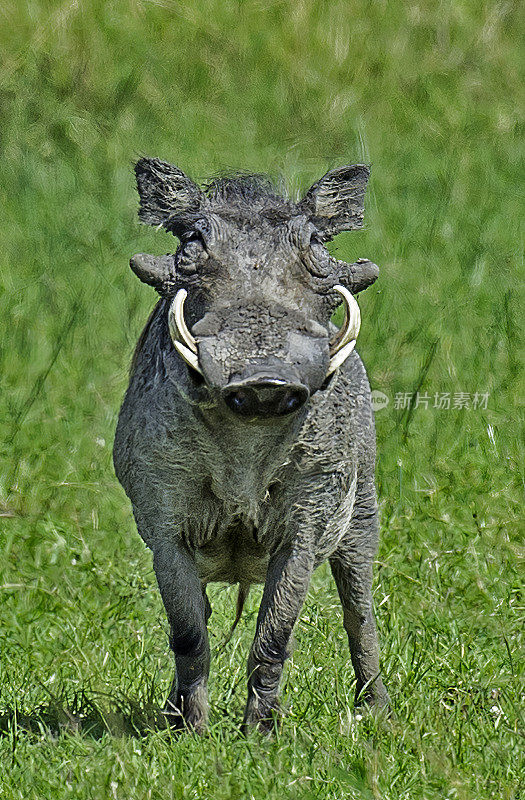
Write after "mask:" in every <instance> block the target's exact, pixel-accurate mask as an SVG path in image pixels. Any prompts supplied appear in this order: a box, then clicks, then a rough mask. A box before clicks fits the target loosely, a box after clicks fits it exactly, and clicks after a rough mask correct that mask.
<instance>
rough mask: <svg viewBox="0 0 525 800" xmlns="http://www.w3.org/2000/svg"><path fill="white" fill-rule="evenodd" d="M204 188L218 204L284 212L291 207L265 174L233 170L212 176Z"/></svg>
mask: <svg viewBox="0 0 525 800" xmlns="http://www.w3.org/2000/svg"><path fill="white" fill-rule="evenodd" d="M204 188H205V191H206V194H207V195H208V197H209V198H210V200H211V201H212V202H215V203H217V204H218V205H222V204H223V203H224V204H225V205H233V206H237V207H239V206H243V207H246V208H247V209H249V210H250V211H251V212H254V211H264V210H265V209H269V210H270V209H274V210H276V211H279V212H281V213H283V212H284V213H286V212H289V211H290V210H291V208H292V203H291V201H290V200H288V199H287V198H285V197H283V196H282V194H279V192H278V190H277V188H276V186H275V185H274V184H273V183H272V181H271V180H270V178H269V177H268V176H267V175H262V174H257V173H251V172H235V173H234V174H232V175H221V176H219V177H217V178H214V179H213V180H211V181H209V182H208V183H206V184H205V187H204Z"/></svg>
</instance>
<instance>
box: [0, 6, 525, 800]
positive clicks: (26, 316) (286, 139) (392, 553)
mask: <svg viewBox="0 0 525 800" xmlns="http://www.w3.org/2000/svg"><path fill="white" fill-rule="evenodd" d="M519 12H520V6H519V4H518V3H517V2H508V3H499V2H498V3H495V2H489V3H478V2H474V0H468V1H467V0H463V1H461V0H460V1H459V2H442V3H439V4H438V3H431V2H428V1H427V2H415V3H411V4H407V3H403V2H401V1H400V0H399V1H398V0H392V2H389V3H386V2H381V0H376V2H362V3H357V2H346V3H344V2H337V1H336V0H332V2H318V1H316V2H314V0H297V1H296V2H293V3H292V2H284V1H283V0H267V2H265V3H261V2H256V1H255V0H249V1H248V2H233V1H230V0H226V1H224V0H221V2H218V0H207V2H201V3H190V2H186V1H184V0H183V2H179V3H175V2H171V0H163V1H162V2H143V1H142V0H123V2H121V3H117V2H102V0H91V2H89V3H74V2H69V1H68V2H62V3H59V2H57V1H56V0H47V2H45V1H44V0H31V2H25V3H23V2H14V0H5V2H4V3H3V5H2V9H1V10H0V23H1V24H0V48H1V52H2V56H3V58H2V61H3V66H2V69H1V72H0V110H1V117H0V118H1V127H0V167H1V168H0V204H1V209H2V224H1V226H0V276H1V277H0V297H1V307H2V314H1V315H0V331H1V336H0V372H1V387H2V391H1V394H0V438H1V442H2V443H1V445H0V448H1V451H0V452H1V462H0V514H1V517H0V526H1V532H0V554H1V556H0V598H1V604H0V625H1V654H0V730H1V731H2V735H0V797H2V800H3V798H6V800H11V798H38V799H39V800H41V798H46V799H47V798H57V800H59V799H60V798H66V797H75V798H82V799H83V798H93V800H99V798H105V797H107V798H116V799H117V800H127V799H128V798H133V800H142V798H159V800H160V798H163V800H164V799H165V798H172V797H173V798H183V797H184V798H208V797H212V798H214V800H223V799H224V800H226V798H257V799H258V798H260V797H264V798H268V800H273V799H274V798H299V799H300V800H307V799H308V800H309V799H310V798H312V800H313V798H322V799H323V800H327V799H328V798H334V799H335V798H337V800H340V799H341V798H343V797H344V798H347V797H348V798H355V800H358V798H359V800H361V798H363V800H368V799H369V798H370V799H371V798H374V799H375V798H381V800H397V798H403V800H404V799H405V798H407V799H408V798H409V799H410V800H412V799H413V798H425V800H430V798H450V799H451V800H452V799H454V800H456V798H458V800H464V799H466V798H475V800H484V799H485V798H489V797H490V798H497V800H502V799H503V798H508V799H509V800H510V798H514V800H518V798H519V797H520V781H521V791H523V776H524V766H523V760H522V759H523V755H522V753H523V740H522V738H520V737H522V733H523V724H522V723H523V719H522V710H523V685H524V684H523V654H522V650H521V648H522V645H523V582H522V578H521V576H520V572H519V559H520V557H521V558H522V557H523V554H524V547H523V540H522V538H521V536H520V534H521V533H522V530H523V529H521V530H520V514H521V510H522V503H523V494H522V492H523V455H524V443H523V437H522V430H523V429H522V428H520V420H521V419H522V415H521V413H520V412H522V403H523V394H524V387H523V371H522V368H521V367H522V359H523V349H520V348H522V347H523V336H522V329H521V326H520V307H521V309H522V308H523V305H522V304H523V293H521V295H520V284H521V286H522V285H523V225H522V221H523V218H524V216H525V215H524V211H525V208H524V204H523V189H522V185H523V184H522V176H523V148H522V143H523V113H524V103H523V94H522V91H523V82H524V78H525V76H524V75H523V65H524V64H525V54H524V52H523V47H522V46H521V44H520V42H521V33H522V21H523V19H522V17H521V18H520V13H519ZM139 154H147V155H155V156H159V157H161V158H166V159H168V160H171V161H172V162H174V163H176V164H178V165H179V166H180V167H182V168H183V169H185V170H186V171H188V172H189V173H190V174H191V175H192V176H194V177H196V178H201V177H205V176H207V175H209V174H211V173H214V172H216V171H217V170H219V169H224V168H227V167H233V168H243V169H255V170H258V171H267V172H269V173H270V174H271V175H272V176H274V177H277V178H280V177H283V178H284V180H285V181H286V182H287V184H288V185H289V187H290V188H291V190H292V191H293V192H296V191H299V190H304V189H306V187H308V186H309V185H310V183H312V182H313V181H314V180H316V179H317V178H318V177H319V176H320V175H321V174H323V172H324V171H326V169H328V168H329V167H332V166H336V165H339V164H344V163H349V162H350V163H351V162H352V161H363V160H364V161H369V162H371V163H372V167H373V170H372V179H371V184H370V191H369V193H368V198H367V227H366V229H365V230H363V231H362V232H359V233H355V234H352V235H344V236H341V237H339V239H338V240H337V241H336V242H335V243H334V251H336V252H337V253H338V255H339V257H341V258H347V259H355V258H358V257H367V258H370V259H372V260H374V261H376V262H377V263H378V264H379V265H380V267H381V278H380V280H379V281H378V282H377V283H376V284H375V285H374V286H373V287H372V288H370V289H369V290H367V292H365V293H364V294H363V295H362V297H361V298H360V304H361V307H362V314H363V326H362V332H361V334H360V341H359V350H360V353H361V355H362V356H363V358H364V360H365V363H366V365H367V367H368V370H369V374H370V379H371V383H372V386H373V388H376V389H379V390H381V391H383V392H385V393H386V394H387V395H388V397H389V398H390V403H389V405H388V406H387V408H386V409H383V410H381V411H378V413H377V428H378V450H379V460H378V468H377V482H378V489H379V494H380V502H381V522H382V541H381V547H380V551H379V555H378V563H377V567H376V579H375V601H376V607H377V617H378V624H379V628H380V633H381V641H382V652H383V668H384V673H385V677H386V682H387V685H388V687H389V690H390V693H391V696H392V699H393V704H394V707H395V711H396V715H397V716H396V721H395V722H393V723H391V724H381V723H380V722H373V721H365V722H361V723H356V722H355V721H353V720H352V717H351V715H350V713H349V707H350V706H351V699H352V695H353V674H352V670H351V669H350V667H349V659H348V655H347V648H346V643H345V640H344V636H343V630H342V625H341V614H340V610H339V605H338V601H337V599H336V592H335V588H334V586H333V583H332V581H331V578H330V576H329V573H328V571H327V570H326V569H325V568H321V569H320V570H319V571H318V572H317V573H316V576H315V579H314V582H313V586H312V590H311V592H310V595H309V598H308V601H307V603H306V606H305V609H304V612H303V615H302V617H301V621H300V623H299V625H298V628H297V632H296V647H295V650H294V654H293V657H292V658H291V660H290V662H289V664H288V667H287V671H286V678H285V682H284V686H283V697H284V702H285V705H286V706H287V708H288V711H289V713H288V716H287V717H286V718H285V719H284V721H283V725H282V728H281V730H280V732H279V733H278V734H277V735H276V736H275V738H274V739H273V740H262V739H260V738H259V737H258V736H256V735H254V736H251V737H249V738H248V739H243V738H242V737H241V736H240V735H239V731H238V723H239V720H240V717H241V714H242V707H243V702H244V692H245V685H244V684H245V681H244V672H245V659H246V655H247V651H248V647H249V643H250V637H251V635H252V633H253V628H254V623H255V616H256V609H257V601H258V597H259V596H260V595H259V594H258V592H254V593H253V596H252V597H251V598H250V601H249V603H248V608H247V612H246V614H245V616H244V617H243V620H242V622H241V624H240V625H239V628H238V630H237V632H236V634H235V635H234V637H233V639H232V641H231V642H230V643H229V644H228V645H227V646H226V647H224V648H222V647H221V643H222V641H223V639H224V638H225V636H226V633H227V630H228V627H229V624H230V622H231V619H232V615H233V609H234V596H233V593H232V591H231V590H226V589H224V588H222V587H217V588H216V589H215V590H214V591H213V606H214V615H213V617H212V620H211V636H212V647H213V650H214V658H213V666H212V677H211V685H210V693H211V709H212V711H211V724H210V732H209V735H207V736H206V737H204V738H202V739H196V738H194V737H192V736H186V737H182V738H178V739H175V738H173V737H172V736H171V734H170V732H169V731H166V730H162V729H157V728H158V726H155V718H156V712H155V709H156V707H158V704H159V703H161V702H162V700H163V698H164V696H165V693H166V691H167V687H168V683H169V680H170V675H171V668H172V666H171V658H170V656H169V653H168V644H167V625H166V621H165V617H164V612H163V609H162V606H161V602H160V599H159V595H158V592H157V589H156V585H155V579H154V575H153V571H152V565H151V558H150V554H149V553H148V552H147V551H146V549H145V548H144V546H143V544H142V542H141V541H140V539H139V537H138V535H137V533H136V531H135V529H134V525H133V521H132V517H131V513H130V509H129V505H128V503H127V501H126V498H125V496H124V494H123V492H122V490H121V489H120V487H119V486H118V484H117V481H116V479H115V477H114V475H113V471H112V466H111V455H110V454H111V444H112V437H113V431H114V428H115V422H116V414H117V411H118V407H119V403H120V400H121V398H122V394H123V392H124V389H125V386H126V374H127V369H128V364H129V360H130V356H131V352H132V349H133V345H134V342H135V341H136V338H137V336H138V334H139V332H140V330H141V327H142V325H143V324H144V322H145V320H146V317H147V314H148V311H149V309H150V308H151V306H152V304H153V302H154V294H153V293H152V292H151V290H148V289H147V288H146V287H144V286H143V285H141V284H140V283H139V281H137V280H136V278H134V276H133V275H132V274H131V272H130V271H129V269H128V267H127V261H128V259H129V257H130V256H131V255H133V254H134V253H136V252H140V251H146V252H148V251H149V252H154V253H162V252H166V251H168V250H170V249H173V246H174V243H173V240H172V238H171V237H169V236H168V235H166V234H162V233H158V232H155V231H153V230H151V229H147V228H145V227H144V226H139V224H138V222H137V216H136V210H137V198H136V195H135V191H134V185H133V180H132V172H131V163H132V161H133V159H134V158H135V157H136V156H137V155H139ZM520 179H521V181H520ZM520 304H521V305H520ZM416 390H419V391H420V393H423V392H426V393H428V394H429V395H430V396H431V397H432V401H431V403H430V405H431V406H432V405H433V397H434V394H435V393H436V392H438V393H442V392H451V393H452V396H453V395H454V393H455V392H461V391H463V392H468V393H470V394H474V393H475V392H488V393H489V399H488V403H487V408H486V409H485V408H478V409H472V408H471V409H453V408H451V409H450V410H437V409H434V408H432V407H430V408H429V409H425V408H423V407H421V406H420V407H419V408H417V409H415V410H414V411H413V412H410V413H409V412H407V411H403V410H402V409H396V408H395V403H394V398H395V394H396V393H397V392H403V393H405V392H406V393H413V392H415V391H416ZM520 434H521V435H520ZM521 574H522V573H521ZM520 650H521V652H520ZM75 728H78V730H77V731H75Z"/></svg>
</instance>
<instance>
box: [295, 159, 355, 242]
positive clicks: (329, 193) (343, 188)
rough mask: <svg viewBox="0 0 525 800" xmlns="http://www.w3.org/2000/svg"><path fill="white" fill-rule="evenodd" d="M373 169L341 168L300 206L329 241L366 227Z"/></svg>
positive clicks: (331, 174) (353, 166)
mask: <svg viewBox="0 0 525 800" xmlns="http://www.w3.org/2000/svg"><path fill="white" fill-rule="evenodd" d="M369 175H370V168H369V167H367V166H366V165H365V164H353V165H352V166H348V167H338V168H337V169H333V170H331V171H330V172H327V173H326V175H324V176H323V177H322V178H321V179H320V180H318V181H317V183H314V185H313V186H311V187H310V189H309V190H308V192H307V193H306V195H305V196H304V198H303V199H302V200H301V202H300V203H299V208H300V209H301V211H302V212H303V213H306V214H307V215H308V216H309V217H310V220H311V221H312V222H313V224H314V225H315V226H316V228H317V229H318V230H319V232H320V233H321V235H322V236H323V238H324V239H325V241H328V240H329V239H332V238H333V237H334V236H336V234H338V233H341V232H342V231H351V230H355V229H356V228H362V227H363V214H364V198H365V191H366V186H367V183H368V178H369Z"/></svg>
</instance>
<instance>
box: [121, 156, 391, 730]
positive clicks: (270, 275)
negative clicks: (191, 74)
mask: <svg viewBox="0 0 525 800" xmlns="http://www.w3.org/2000/svg"><path fill="white" fill-rule="evenodd" d="M136 175H137V183H138V190H139V195H140V200H141V209H140V217H141V219H142V220H143V221H145V222H147V223H150V224H152V225H163V226H164V227H165V228H166V229H167V230H170V231H172V232H173V233H174V234H175V235H176V236H178V237H179V239H180V246H179V248H178V249H177V252H176V253H175V255H174V256H164V257H161V258H155V257H153V256H146V255H140V256H135V258H134V259H132V261H131V266H132V268H133V270H134V271H135V272H136V274H137V275H138V276H139V277H140V278H141V280H143V281H145V282H146V283H149V284H150V285H153V286H155V288H156V289H157V291H158V292H159V293H160V295H161V299H160V301H159V302H158V304H157V306H156V308H155V309H154V311H153V313H152V315H151V317H150V319H149V321H148V323H147V325H146V327H145V329H144V331H143V333H142V336H141V338H140V340H139V343H138V346H137V349H136V352H135V356H134V359H133V364H132V369H131V378H130V384H129V388H128V391H127V393H126V397H125V400H124V403H123V405H122V409H121V412H120V418H119V422H118V427H117V432H116V438H115V449H114V461H115V468H116V472H117V476H118V478H119V480H120V482H121V483H122V485H123V487H124V489H125V491H126V493H127V494H128V496H129V498H130V499H131V502H132V504H133V511H134V515H135V519H136V523H137V527H138V530H139V532H140V534H141V536H142V537H143V539H144V541H145V542H146V544H147V545H148V546H149V547H150V548H151V549H152V551H153V559H154V562H153V563H154V568H155V573H156V576H157V579H158V583H159V587H160V591H161V595H162V599H163V601H164V605H165V607H166V612H167V616H168V620H169V624H170V628H171V636H170V644H171V647H172V649H173V651H174V654H175V662H176V674H175V678H174V681H173V685H172V688H171V691H170V695H169V698H168V702H167V711H168V712H169V713H170V714H171V715H172V719H173V722H174V724H175V725H179V726H183V725H187V726H189V727H190V728H193V729H195V730H197V731H200V730H202V729H203V727H204V726H205V723H206V713H207V691H206V685H207V678H208V672H209V661H210V651H209V645H208V635H207V621H208V618H209V615H210V613H211V609H210V604H209V602H208V598H207V596H206V585H207V584H208V583H210V582H213V581H226V582H229V583H238V584H240V598H241V601H242V598H243V596H244V594H245V592H246V590H247V587H248V586H249V585H250V584H251V583H258V582H262V583H264V594H263V598H262V602H261V607H260V611H259V616H258V620H257V628H256V633H255V638H254V641H253V645H252V648H251V651H250V655H249V659H248V702H247V706H246V712H245V723H246V724H248V725H251V724H257V725H259V726H260V727H262V728H265V727H268V726H270V725H271V724H272V723H271V719H272V712H273V711H274V710H275V709H277V707H278V701H277V694H278V686H279V680H280V677H281V673H282V669H283V663H284V661H285V659H286V657H287V655H288V648H289V642H290V638H291V634H292V630H293V627H294V624H295V622H296V620H297V618H298V615H299V613H300V610H301V607H302V604H303V601H304V599H305V596H306V593H307V590H308V585H309V581H310V577H311V575H312V572H313V570H314V569H315V568H316V566H317V565H319V564H320V563H321V562H323V561H324V560H326V559H329V561H330V565H331V568H332V572H333V576H334V578H335V581H336V584H337V588H338V591H339V595H340V598H341V603H342V606H343V611H344V626H345V628H346V631H347V633H348V638H349V644H350V653H351V658H352V663H353V666H354V670H355V674H356V678H357V688H356V698H358V699H359V700H360V701H364V702H366V703H367V704H369V705H376V706H377V705H379V706H384V705H387V704H388V696H387V693H386V690H385V688H384V686H383V683H382V681H381V677H380V675H379V658H378V644H377V635H376V628H375V622H374V614H373V608H372V596H371V582H372V562H373V558H374V555H375V552H376V548H377V538H378V527H377V510H376V495H375V488H374V460H375V434H374V423H373V414H372V409H371V404H370V389H369V384H368V380H367V377H366V373H365V369H364V367H363V364H362V362H361V359H360V358H359V356H358V355H357V353H356V352H355V351H353V352H350V351H351V350H352V348H353V344H352V343H351V344H347V343H346V344H345V342H344V341H342V339H341V336H342V334H339V335H338V333H337V329H336V328H335V326H333V325H332V323H331V322H330V317H331V314H332V313H333V311H334V309H335V308H336V306H337V305H338V304H339V303H340V302H341V299H342V297H344V298H346V299H345V307H346V310H347V320H346V322H345V325H346V326H347V328H348V330H347V334H348V335H347V337H346V338H347V339H348V338H350V339H352V336H353V337H354V338H355V336H356V335H357V328H356V327H355V326H354V328H355V329H352V324H354V323H355V318H354V320H353V323H351V324H350V323H349V322H348V319H349V316H350V317H351V316H352V314H354V317H355V308H356V304H355V301H354V300H353V298H352V295H351V294H350V293H352V294H355V293H357V292H358V291H360V290H362V289H364V288H366V286H368V285H369V284H370V283H372V282H373V281H374V280H375V278H376V277H377V268H376V267H375V265H373V264H372V263H371V262H369V261H364V260H362V261H359V262H357V263H356V264H346V263H343V262H341V261H337V260H335V259H334V258H332V257H331V256H330V255H329V253H328V251H327V250H326V248H325V247H324V242H326V241H328V240H330V239H331V238H333V237H334V236H335V235H336V234H337V233H339V232H340V231H343V230H350V229H353V228H357V227H360V226H361V224H362V216H363V200H364V193H365V189H366V184H367V180H368V169H367V168H366V167H364V166H361V165H357V166H352V167H342V168H339V169H336V170H333V171H332V172H329V173H327V175H325V176H324V177H323V178H321V180H320V181H318V182H317V183H316V184H314V186H312V188H311V189H310V190H309V192H308V193H307V194H306V195H305V197H304V198H303V199H302V200H301V201H300V202H292V201H291V200H287V199H285V198H282V197H280V196H279V195H277V194H276V192H275V190H274V189H272V187H271V186H270V185H269V183H268V182H267V181H266V180H265V179H263V178H261V177H259V176H253V175H252V176H250V175H238V176H234V177H232V178H221V179H218V180H216V181H214V182H213V183H211V184H209V185H208V186H207V187H206V188H205V189H204V190H201V189H200V188H198V187H197V186H196V185H195V184H194V183H193V182H192V181H191V180H190V179H189V178H188V177H187V176H186V175H184V173H182V172H181V171H180V170H178V169H177V168H175V167H173V166H171V165H169V164H166V163H164V162H161V161H158V160H156V159H141V161H139V162H138V164H137V166H136ZM338 287H339V288H338ZM344 287H346V291H345V288H344ZM181 289H185V290H186V292H187V297H186V293H185V292H181V291H180V290H181ZM348 290H349V291H348ZM184 299H186V302H185V305H184ZM345 325H344V326H343V328H345ZM345 348H346V349H345ZM339 362H343V363H339Z"/></svg>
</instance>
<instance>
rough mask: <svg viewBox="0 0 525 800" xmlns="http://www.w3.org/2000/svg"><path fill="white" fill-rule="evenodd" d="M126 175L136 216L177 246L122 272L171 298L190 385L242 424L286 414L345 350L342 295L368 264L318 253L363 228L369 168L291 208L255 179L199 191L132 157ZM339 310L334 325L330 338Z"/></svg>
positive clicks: (365, 280) (347, 172)
mask: <svg viewBox="0 0 525 800" xmlns="http://www.w3.org/2000/svg"><path fill="white" fill-rule="evenodd" d="M135 172H136V176H137V184H138V191H139V195H140V212H139V216H140V219H141V220H142V221H143V222H147V223H149V224H150V225H157V226H163V227H164V228H165V229H166V230H168V231H171V232H172V233H173V234H175V236H177V237H178V238H179V239H180V246H179V248H178V249H177V252H176V253H175V255H173V256H164V257H162V258H155V257H153V256H148V255H138V256H135V257H134V258H133V259H132V260H131V267H132V269H133V270H134V271H135V273H136V274H137V275H138V276H139V277H140V279H141V280H143V281H145V282H146V283H149V284H150V285H152V286H154V287H155V288H156V289H157V291H158V292H159V293H160V294H161V295H164V296H167V297H169V298H173V300H172V302H171V306H170V309H169V319H168V321H169V328H170V333H171V337H172V340H173V344H174V346H175V348H176V349H177V351H178V353H179V354H180V355H181V356H182V358H183V359H184V360H185V361H186V363H187V364H188V366H189V369H190V373H191V374H192V376H193V378H194V379H195V381H196V382H199V381H200V382H201V384H202V383H203V381H204V384H205V385H206V387H207V388H208V389H209V391H210V392H211V393H212V394H213V395H214V396H215V397H216V399H217V402H218V403H220V404H224V407H225V409H226V408H228V409H229V412H230V413H234V414H236V415H239V416H242V417H244V418H245V419H251V420H253V419H264V418H276V417H284V416H287V415H289V414H292V413H293V412H295V411H297V410H298V409H299V408H300V407H301V406H303V405H304V403H305V402H306V401H307V400H308V398H309V396H310V395H311V394H313V393H314V392H315V391H316V390H318V389H319V388H320V387H321V386H322V385H323V384H324V382H325V381H326V379H327V377H328V376H329V375H330V374H331V373H332V372H333V371H334V370H335V369H336V368H337V367H338V366H339V365H340V364H341V363H342V362H343V361H344V359H345V358H346V357H347V356H348V355H349V354H350V352H351V350H352V349H353V346H354V343H355V339H356V336H357V333H358V330H359V308H358V306H357V303H356V301H355V299H354V297H353V295H354V294H356V293H357V292H359V291H361V290H362V289H365V288H366V287H367V286H369V285H370V284H371V283H373V281H374V280H375V279H376V277H377V274H378V270H377V267H376V266H375V264H372V263H371V262H370V261H366V260H361V261H358V262H357V263H356V264H347V263H345V262H342V261H338V260H336V259H335V258H333V257H332V256H331V255H330V254H329V252H328V250H327V249H326V248H325V243H326V242H327V241H330V239H332V238H333V237H334V236H335V235H336V234H338V233H340V232H341V231H348V230H353V229H356V228H360V227H361V226H362V220H363V201H364V194H365V189H366V185H367V181H368V176H369V169H368V167H366V166H363V165H360V164H357V165H354V166H347V167H340V168H338V169H335V170H332V171H331V172H328V173H327V174H326V175H325V176H324V177H323V178H321V179H320V180H319V181H317V183H315V184H314V185H313V186H312V187H311V188H310V189H309V191H308V192H307V193H306V195H305V196H304V197H303V199H302V200H300V201H299V202H292V201H291V200H289V199H286V198H284V197H281V196H279V195H278V193H277V192H276V190H275V189H274V188H273V187H272V185H271V184H270V183H269V182H268V180H267V179H266V178H264V177H261V176H257V175H244V174H240V175H236V176H234V177H227V178H219V179H217V180H214V181H213V182H211V183H209V184H208V185H206V186H205V188H204V189H201V188H199V187H198V186H197V185H196V184H195V183H193V181H191V180H190V179H189V178H188V177H187V176H186V175H185V174H184V173H183V172H181V170H179V169H177V168H176V167H174V166H172V165H170V164H167V163H166V162H163V161H159V160H158V159H148V158H143V159H141V160H140V161H139V162H138V163H137V165H136V167H135ZM341 302H344V304H345V311H346V313H345V321H344V323H343V326H342V328H341V330H340V331H339V332H338V333H334V332H333V328H332V330H330V316H331V314H332V313H333V311H334V309H335V308H336V306H337V305H338V304H340V303H341Z"/></svg>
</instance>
